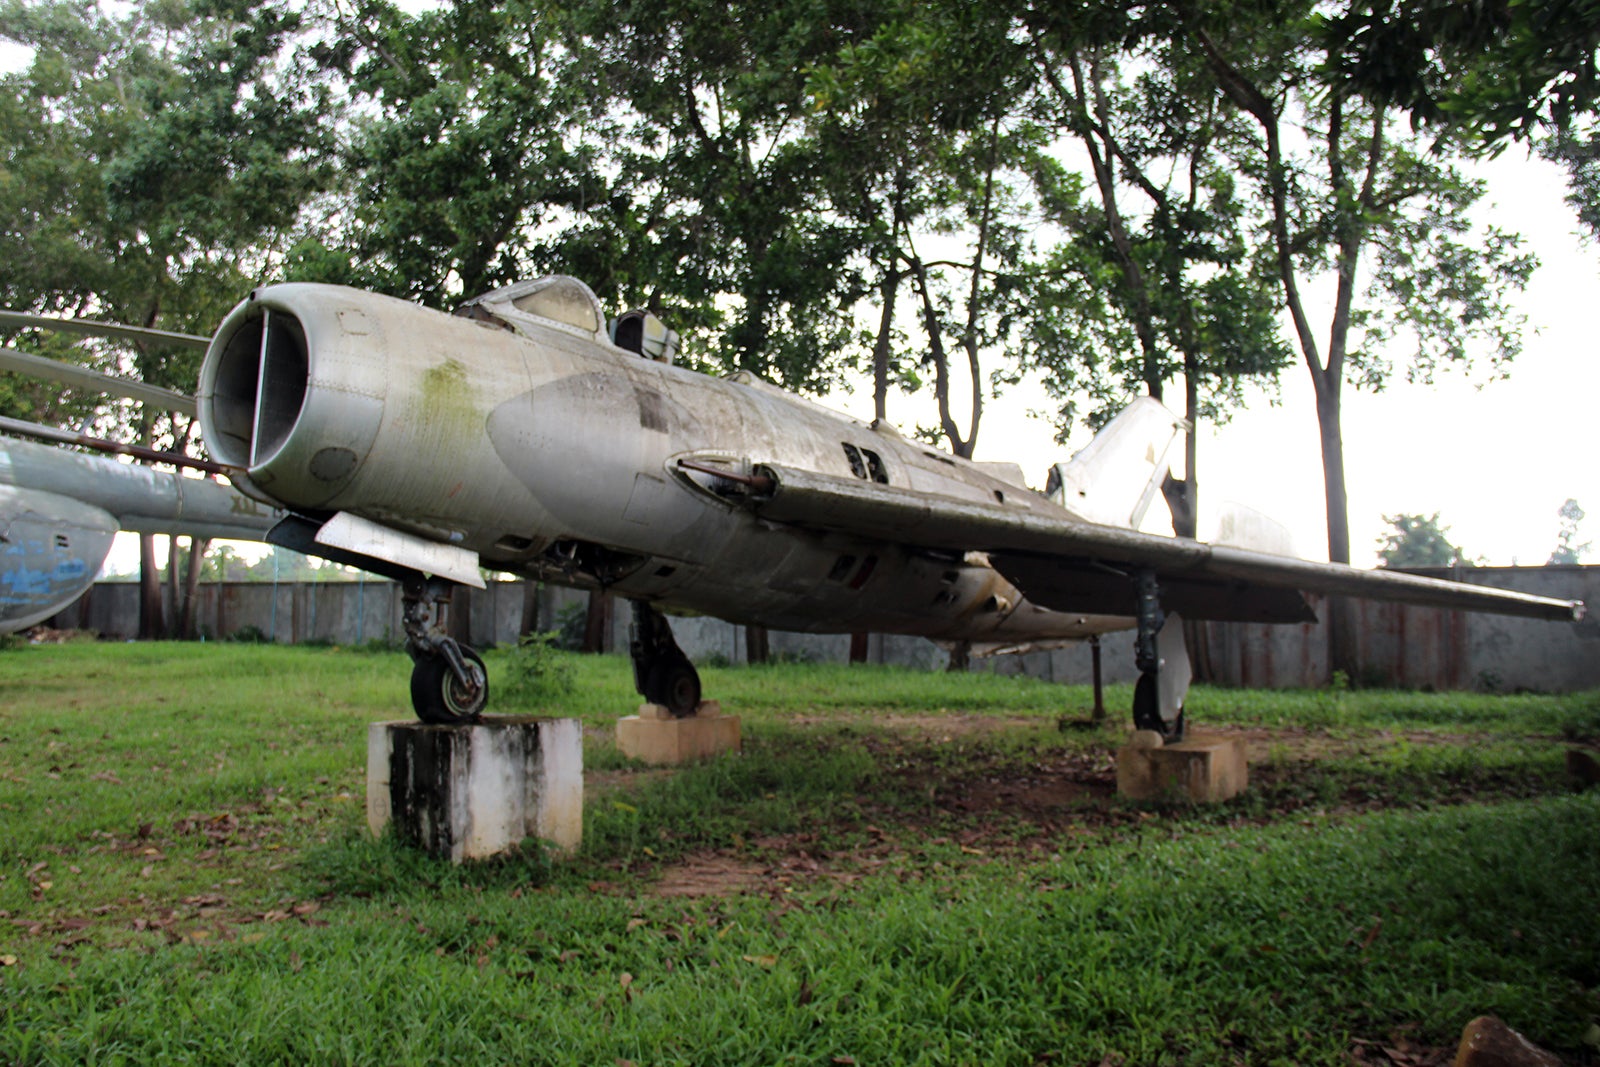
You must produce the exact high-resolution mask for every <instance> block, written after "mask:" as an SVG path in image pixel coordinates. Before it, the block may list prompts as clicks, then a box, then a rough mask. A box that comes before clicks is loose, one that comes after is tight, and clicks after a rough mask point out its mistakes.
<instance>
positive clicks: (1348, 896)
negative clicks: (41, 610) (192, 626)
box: [0, 644, 1600, 1067]
mask: <svg viewBox="0 0 1600 1067" xmlns="http://www.w3.org/2000/svg"><path fill="white" fill-rule="evenodd" d="M487 658H488V660H489V667H490V672H491V684H492V686H495V687H497V688H498V689H499V690H500V691H501V692H502V693H504V692H505V691H506V690H507V689H508V688H509V686H508V684H507V683H508V680H509V678H510V674H511V671H512V668H513V666H514V664H513V663H512V661H511V658H510V656H509V654H507V653H504V652H501V653H491V654H490V655H489V656H488V657H487ZM556 663H557V665H558V666H561V667H562V668H563V669H565V670H567V671H569V672H570V673H571V675H572V678H573V681H574V683H575V684H574V687H573V689H572V691H571V692H570V693H569V694H567V695H565V696H561V697H559V698H548V699H543V700H541V699H539V698H537V697H536V696H531V695H527V694H524V695H523V696H521V697H520V698H519V699H512V700H504V699H501V700H497V702H496V705H495V706H496V708H497V710H501V711H514V710H515V711H525V710H536V711H541V712H545V713H552V714H565V715H575V716H577V717H579V718H581V719H582V720H583V722H584V724H585V762H586V766H587V768H588V773H587V789H586V812H585V840H584V845H583V848H582V851H581V852H580V854H579V855H578V856H576V857H572V858H567V859H559V860H556V859H551V858H549V857H547V856H545V855H544V854H543V853H542V852H541V851H540V850H538V849H537V848H528V849H527V850H525V851H524V852H522V853H521V854H518V855H516V856H514V857H511V858H508V859H505V860H501V861H496V862H493V863H489V864H480V865H471V866H466V867H461V868H456V867H451V866H449V865H448V864H442V863H438V862H435V861H432V860H429V859H427V858H425V857H422V856H419V855H416V854H414V853H412V852H409V851H407V850H405V849H403V848H399V847H397V846H396V845H395V844H394V843H393V842H391V841H387V840H384V841H373V840H371V839H370V838H369V837H368V836H367V835H366V833H365V817H364V810H365V809H364V761H365V730H366V724H367V723H368V722H371V721H373V720H375V719H383V718H394V717H398V716H404V715H408V714H409V704H408V700H407V697H406V681H407V677H408V671H409V664H408V662H407V661H406V660H405V658H404V657H403V656H402V655H400V654H398V653H392V652H356V651H350V650H341V649H312V648H293V649H288V648H274V647H262V646H247V645H227V644H203V645H183V644H145V645H134V644H126V645H97V644H69V645H59V646H39V647H23V648H12V649H9V650H5V651H0V694H3V697H0V1064H32V1063H96V1064H100V1063H105V1064H111V1063H154V1062H185V1063H227V1064H237V1063H278V1062H285V1063H287V1062H293V1063H324V1062H336V1063H362V1064H366V1063H371V1064H400V1063H413V1062H415V1063H443V1062H480V1063H503V1062H520V1063H552V1064H555V1063H562V1064H565V1063H572V1064H603V1065H611V1064H623V1063H626V1064H634V1065H639V1067H643V1065H647V1064H723V1063H726V1064H767V1063H805V1064H823V1065H827V1064H849V1063H856V1064H901V1063H928V1064H943V1063H973V1064H1045V1063H1060V1064H1088V1065H1095V1064H1124V1065H1133V1064H1166V1063H1172V1064H1179V1063H1192V1064H1216V1063H1229V1064H1231V1063H1239V1064H1274V1063H1284V1064H1303V1063H1305V1064H1322V1063H1325V1064H1347V1063H1352V1062H1354V1063H1372V1064H1377V1063H1385V1064H1388V1063H1402V1062H1403V1063H1412V1064H1424V1063H1432V1062H1449V1057H1450V1055H1451V1054H1452V1053H1453V1051H1454V1045H1455V1041H1456V1038H1457V1036H1458V1035H1459V1033H1460V1030H1461V1027H1462V1026H1463V1025H1464V1024H1465V1023H1466V1022H1467V1021H1468V1020H1469V1019H1471V1018H1472V1017H1474V1016H1476V1015H1480V1014H1486V1013H1493V1014H1498V1015H1500V1016H1501V1017H1502V1018H1504V1019H1505V1020H1506V1021H1507V1022H1508V1023H1510V1025H1512V1026H1513V1027H1515V1028H1517V1029H1519V1030H1521V1031H1522V1032H1524V1033H1525V1034H1527V1035H1528V1036H1529V1037H1530V1038H1531V1039H1533V1040H1534V1041H1536V1042H1538V1043H1540V1044H1541V1045H1543V1046H1545V1047H1546V1048H1549V1049H1552V1050H1554V1051H1557V1052H1558V1053H1559V1054H1561V1055H1562V1056H1563V1057H1565V1058H1566V1059H1567V1060H1568V1061H1569V1062H1572V1063H1593V1062H1596V1056H1597V1048H1596V1046H1597V1045H1600V992H1597V991H1600V790H1591V791H1589V792H1587V793H1578V792H1575V791H1574V789H1573V787H1572V785H1571V783H1569V781H1568V780H1567V777H1566V773H1565V770H1564V764H1563V760H1564V756H1565V753H1566V751H1567V750H1568V749H1569V748H1572V747H1584V748H1588V749H1590V750H1591V751H1592V750H1594V749H1595V748H1596V747H1597V745H1600V694H1597V693H1587V694H1577V695H1573V696H1566V697H1546V696H1526V695H1525V696H1478V695H1472V694H1412V693H1394V692H1333V691H1327V692H1305V693H1263V692H1242V691H1231V690H1218V689H1205V688H1200V689H1197V690H1196V691H1195V693H1194V694H1193V695H1192V698H1191V703H1190V716H1191V719H1192V720H1193V721H1194V722H1197V723H1200V724H1202V728H1203V729H1206V730H1211V731H1216V732H1224V733H1232V734H1235V735H1237V736H1240V737H1243V738H1244V739H1245V741H1246V743H1247V744H1248V746H1249V748H1250V752H1251V778H1252V785H1251V788H1250V790H1249V791H1248V793H1247V794H1246V795H1245V796H1243V797H1240V798H1238V799H1237V800H1235V801H1232V802H1230V803H1228V804H1223V805H1218V806H1214V807H1209V808H1185V807H1179V806H1172V805H1150V804H1142V805H1141V804H1132V803H1127V802H1123V801H1120V800H1118V799H1117V798H1116V797H1115V795H1114V774H1113V753H1114V750H1115V748H1116V746H1117V744H1118V743H1119V742H1120V736H1121V733H1120V726H1119V727H1109V728H1105V729H1101V730H1094V731H1081V730H1062V729H1060V728H1059V720H1060V719H1061V718H1062V717H1063V716H1064V715H1065V716H1069V717H1078V716H1081V715H1083V714H1085V713H1086V710H1087V708H1088V705H1089V694H1088V692H1087V690H1086V689H1082V688H1074V687H1062V686H1053V685H1048V684H1044V683H1038V682H1033V681H1030V680H1027V679H1015V678H997V677H992V676H988V675H960V676H950V675H944V674H925V673H917V672H912V671H904V670H893V669H886V668H866V667H854V668H845V667H831V666H815V665H778V666H771V667H745V668H726V669H704V670H703V671H702V675H703V679H704V682H705V689H706V693H707V695H708V696H711V697H715V698H716V699H719V700H721V701H722V703H723V706H724V709H725V712H726V713H729V714H738V715H740V716H742V718H743V722H744V735H745V750H744V752H743V754H741V755H739V756H734V757H725V758H722V759H719V760H715V761H712V762H709V763H705V764H702V765H698V766H695V767H691V768H686V769H683V770H680V771H676V772H670V773H669V772H663V771H658V770H652V769H648V768H642V767H637V766H633V765H631V764H630V763H629V761H627V760H625V759H623V758H622V757H621V756H620V755H619V753H618V752H617V750H616V748H615V745H614V744H613V742H612V740H611V736H612V735H611V730H612V725H613V724H614V722H615V720H616V717H617V716H619V715H621V714H627V713H629V712H630V711H631V710H632V708H633V707H634V706H635V705H636V704H637V703H638V698H637V697H636V696H635V695H634V694H633V692H632V685H631V674H630V670H629V667H628V664H627V661H626V660H625V659H622V658H612V657H599V658H580V657H563V658H560V659H558V660H557V661H556ZM1128 700H1129V694H1128V693H1127V691H1126V690H1125V689H1118V688H1116V687H1113V688H1112V690H1111V691H1110V693H1109V694H1108V704H1109V706H1111V707H1112V708H1116V709H1120V708H1123V707H1125V706H1126V705H1127V703H1128Z"/></svg>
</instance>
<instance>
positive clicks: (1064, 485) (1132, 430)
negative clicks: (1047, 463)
mask: <svg viewBox="0 0 1600 1067" xmlns="http://www.w3.org/2000/svg"><path fill="white" fill-rule="evenodd" d="M1187 427H1188V423H1186V422H1184V420H1182V419H1180V418H1179V417H1178V416H1176V415H1174V414H1173V413H1172V412H1170V411H1168V410H1167V409H1166V407H1165V406H1163V405H1162V403H1161V401H1159V400H1155V399H1153V398H1151V397H1148V396H1142V397H1140V398H1139V399H1137V400H1135V401H1134V402H1133V403H1131V404H1129V405H1128V406H1127V407H1125V408H1123V409H1122V411H1121V412H1119V413H1118V414H1117V417H1116V418H1114V419H1112V420H1111V421H1110V422H1108V423H1106V425H1105V426H1104V428H1102V429H1101V431H1100V432H1099V433H1097V434H1095V435H1094V440H1092V441H1090V442H1089V443H1088V444H1087V445H1085V446H1084V447H1083V448H1082V449H1081V450H1080V451H1078V452H1077V453H1076V454H1075V455H1074V456H1073V457H1072V458H1071V459H1070V460H1068V461H1067V462H1065V463H1057V464H1056V465H1055V466H1054V467H1052V468H1051V469H1050V480H1049V483H1048V484H1047V485H1046V487H1045V493H1046V495H1048V496H1049V497H1050V498H1051V499H1053V500H1054V501H1055V502H1056V503H1058V504H1060V505H1061V506H1062V507H1064V508H1067V509H1068V510H1069V511H1072V512H1074V513H1076V514H1078V515H1081V516H1083V517H1084V518H1086V519H1088V520H1089V521H1091V522H1098V523H1104V524H1105V525H1107V526H1125V527H1130V528H1136V527H1137V526H1138V525H1139V523H1141V522H1143V521H1144V515H1145V512H1146V511H1148V510H1149V508H1150V501H1151V500H1153V499H1155V495H1156V492H1157V490H1159V489H1160V488H1161V482H1162V480H1163V479H1164V478H1166V476H1167V469H1168V463H1167V452H1168V451H1169V450H1170V449H1171V447H1172V442H1173V441H1174V440H1175V439H1176V438H1177V436H1178V433H1179V431H1181V430H1184V429H1186V428H1187Z"/></svg>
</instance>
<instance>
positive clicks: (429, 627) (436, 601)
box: [401, 579, 489, 726]
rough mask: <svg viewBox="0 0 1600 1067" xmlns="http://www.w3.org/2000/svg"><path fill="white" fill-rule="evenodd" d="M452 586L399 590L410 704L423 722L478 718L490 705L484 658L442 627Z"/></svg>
mask: <svg viewBox="0 0 1600 1067" xmlns="http://www.w3.org/2000/svg"><path fill="white" fill-rule="evenodd" d="M451 589H452V587H451V585H450V584H449V583H448V582H442V581H439V580H437V579H433V580H428V581H423V582H407V583H406V584H405V585H404V586H403V588H402V591H401V597H402V603H403V605H404V612H403V614H402V620H403V622H404V624H405V630H406V652H407V654H409V655H410V656H411V661H412V664H413V666H412V668H411V708H412V710H413V711H415V712H416V713H417V718H419V719H421V720H422V721H423V722H425V723H432V724H435V725H442V726H448V725H453V724H456V723H468V722H477V721H478V717H479V716H480V715H482V714H483V709H484V707H485V706H486V705H487V704H488V703H489V672H488V671H486V670H485V669H484V666H483V657H482V656H479V655H478V654H477V653H476V652H474V651H473V650H472V649H471V648H469V647H467V646H466V645H463V644H461V643H460V642H459V641H457V640H456V639H455V638H453V637H451V636H450V635H449V634H447V633H445V631H444V618H445V612H446V610H447V609H448V606H449V603H450V593H451Z"/></svg>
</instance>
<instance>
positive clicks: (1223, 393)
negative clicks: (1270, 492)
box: [1032, 22, 1291, 537]
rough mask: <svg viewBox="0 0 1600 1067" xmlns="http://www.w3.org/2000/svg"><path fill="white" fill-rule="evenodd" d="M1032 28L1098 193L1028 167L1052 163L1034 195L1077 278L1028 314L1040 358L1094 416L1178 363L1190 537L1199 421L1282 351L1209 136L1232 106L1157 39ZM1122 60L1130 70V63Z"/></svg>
mask: <svg viewBox="0 0 1600 1067" xmlns="http://www.w3.org/2000/svg"><path fill="white" fill-rule="evenodd" d="M1034 31H1035V38H1034V40H1035V47H1036V49H1037V50H1038V53H1039V57H1040V68H1041V71H1042V75H1043V78H1042V83H1041V87H1040V88H1041V93H1042V94H1043V96H1044V100H1045V103H1046V105H1047V106H1048V107H1049V108H1050V109H1051V111H1052V112H1053V113H1054V114H1056V115H1057V116H1058V117H1057V119H1056V121H1057V123H1058V124H1059V125H1060V126H1061V127H1062V128H1063V129H1065V130H1067V131H1070V132H1071V134H1073V135H1074V136H1075V137H1076V138H1077V139H1078V141H1079V143H1080V144H1081V145H1082V146H1083V149H1084V151H1085V153H1086V155H1087V157H1088V160H1089V164H1090V170H1091V173H1092V175H1093V180H1094V188H1095V190H1096V192H1097V194H1098V203H1097V204H1096V205H1094V206H1088V205H1083V204H1079V203H1077V202H1076V198H1075V197H1071V196H1063V195H1060V194H1059V193H1058V192H1057V193H1054V195H1052V189H1051V187H1052V186H1053V187H1055V188H1059V184H1058V179H1056V176H1055V175H1054V174H1050V173H1049V172H1046V174H1044V175H1041V176H1040V177H1041V178H1048V179H1051V181H1050V182H1049V185H1047V186H1046V191H1045V192H1044V193H1043V194H1042V195H1041V200H1042V202H1043V203H1044V204H1046V205H1051V206H1054V207H1055V208H1056V211H1055V215H1054V219H1055V221H1057V222H1058V223H1059V224H1060V225H1062V226H1063V228H1065V229H1066V230H1067V231H1068V232H1069V234H1070V235H1071V237H1070V242H1071V243H1070V244H1069V245H1067V246H1066V247H1065V248H1063V249H1062V250H1061V251H1060V252H1058V254H1057V263H1058V264H1059V265H1060V266H1061V267H1064V268H1066V270H1065V271H1063V273H1069V272H1070V273H1076V274H1078V275H1079V276H1080V277H1081V278H1082V282H1081V283H1080V284H1079V285H1078V286H1069V285H1066V284H1063V285H1060V286H1059V287H1058V288H1057V290H1056V293H1055V294H1053V295H1055V296H1056V299H1054V300H1050V299H1047V300H1046V302H1045V303H1044V305H1043V307H1044V309H1045V314H1041V315H1040V316H1039V317H1038V318H1037V319H1036V320H1035V323H1034V325H1033V329H1032V332H1033V334H1034V336H1035V338H1036V340H1035V351H1036V359H1038V361H1039V362H1040V364H1041V365H1043V366H1046V367H1048V368H1050V370H1051V374H1050V375H1049V377H1048V378H1047V379H1046V381H1047V387H1048V388H1049V389H1050V391H1051V392H1052V394H1053V395H1055V396H1057V397H1058V398H1059V399H1061V400H1062V401H1063V402H1064V407H1065V408H1066V411H1067V412H1069V411H1070V409H1071V405H1072V403H1073V402H1074V400H1075V397H1076V393H1077V390H1079V389H1081V388H1082V387H1083V386H1084V385H1087V386H1088V387H1089V389H1090V392H1091V396H1093V397H1094V398H1095V399H1096V400H1097V401H1098V402H1099V404H1100V407H1099V409H1098V410H1097V411H1095V412H1094V413H1093V414H1092V416H1091V419H1092V421H1093V422H1097V423H1098V422H1101V421H1103V420H1104V419H1106V418H1108V417H1109V416H1110V415H1111V414H1112V413H1113V411H1114V407H1115V406H1120V404H1121V403H1123V402H1125V398H1126V396H1127V395H1128V393H1129V392H1132V391H1133V390H1134V389H1136V388H1139V387H1140V386H1142V387H1143V388H1144V390H1145V391H1146V392H1147V393H1148V394H1149V395H1150V396H1152V397H1155V398H1156V399H1158V400H1160V399H1163V393H1164V389H1165V386H1166V384H1167V382H1169V381H1170V380H1171V379H1173V378H1174V377H1175V376H1176V375H1178V374H1182V375H1183V378H1184V383H1185V388H1184V409H1185V410H1184V414H1185V417H1186V419H1187V421H1188V422H1189V425H1190V429H1189V431H1188V434H1187V446H1186V449H1185V460H1186V462H1185V475H1184V480H1183V481H1182V482H1178V483H1173V484H1169V486H1168V487H1167V488H1168V492H1167V497H1168V503H1169V505H1170V508H1171V511H1172V516H1173V530H1174V532H1175V533H1177V534H1179V535H1180V536H1185V537H1194V536H1196V527H1197V519H1198V506H1199V489H1198V486H1199V480H1198V475H1197V454H1196V448H1195V438H1196V434H1197V432H1198V425H1199V422H1200V421H1201V419H1202V418H1212V419H1219V418H1224V417H1225V413H1226V410H1227V407H1228V406H1229V405H1230V404H1232V403H1236V402H1237V401H1238V399H1239V390H1240V388H1241V387H1242V385H1243V383H1244V381H1245V380H1246V379H1248V378H1251V377H1258V378H1272V377H1275V376H1276V375H1277V373H1278V371H1279V369H1280V368H1282V367H1283V366H1285V365H1287V363H1288V362H1289V360H1290V358H1291V357H1290V353H1289V350H1288V347H1287V346H1286V345H1285V344H1284V342H1283V340H1282V338H1281V336H1280V335H1279V333H1278V326H1277V321H1276V319H1277V306H1276V305H1277V299H1276V296H1277V294H1276V288H1275V286H1274V285H1273V284H1272V282H1271V279H1270V278H1267V277H1264V276H1263V275H1261V274H1260V273H1259V272H1258V271H1256V270H1254V269H1253V266H1252V264H1251V261H1250V259H1249V257H1248V255H1247V254H1246V251H1247V247H1248V246H1247V236H1248V235H1247V232H1246V226H1247V220H1246V218H1245V216H1244V212H1243V208H1244V204H1243V203H1242V202H1241V201H1240V200H1239V199H1238V198H1237V196H1236V195H1235V184H1236V183H1235V181H1234V178H1233V175H1232V165H1231V163H1230V162H1229V161H1228V160H1227V159H1226V157H1225V155H1224V154H1223V153H1222V152H1221V151H1220V147H1219V146H1220V143H1221V142H1222V141H1224V140H1226V139H1228V138H1233V137H1237V136H1238V131H1237V129H1236V128H1235V127H1236V126H1237V123H1238V117H1237V115H1236V114H1235V113H1233V112H1232V111H1231V109H1228V108H1226V107H1225V106H1224V102H1223V100H1222V99H1221V98H1220V96H1219V94H1218V93H1217V91H1216V89H1215V88H1214V87H1213V86H1212V85H1211V84H1210V83H1209V81H1208V80H1206V79H1205V78H1204V77H1203V76H1200V77H1197V72H1196V70H1195V69H1194V67H1193V64H1192V63H1186V62H1185V61H1184V59H1183V57H1182V55H1181V53H1180V52H1178V51H1177V50H1175V49H1173V48H1172V47H1171V45H1170V44H1169V43H1165V42H1159V41H1158V42H1152V44H1151V46H1150V47H1148V48H1146V49H1142V50H1138V51H1134V52H1133V53H1132V54H1128V50H1126V49H1123V48H1121V47H1120V46H1118V45H1116V44H1114V43H1108V42H1105V41H1104V40H1099V41H1097V40H1095V39H1092V38H1090V39H1085V36H1084V34H1083V33H1082V30H1081V29H1080V28H1079V27H1077V26H1076V25H1073V24H1069V25H1068V26H1066V27H1063V26H1058V25H1055V24H1053V23H1050V22H1044V23H1043V24H1040V25H1036V26H1035V27H1034ZM1125 65H1126V66H1129V67H1132V68H1133V69H1135V70H1138V71H1139V73H1138V74H1137V75H1134V76H1130V75H1126V74H1125V73H1124V67H1125ZM1108 310H1110V311H1111V314H1112V315H1114V316H1115V318H1114V320H1113V321H1114V322H1115V325H1111V324H1110V323H1108V322H1107V311H1108ZM1108 326H1110V328H1109V329H1108V328H1107V327H1108ZM1130 334H1131V339H1132V340H1134V341H1136V345H1132V344H1129V343H1128V341H1129V340H1130V336H1129V335H1130ZM1074 335H1076V336H1074ZM1064 337H1065V338H1070V339H1071V340H1072V341H1075V342H1077V343H1068V344H1062V343H1061V340H1062V339H1063V338H1064ZM1065 414H1066V412H1064V415H1065ZM1062 421H1063V422H1064V423H1065V422H1066V421H1067V420H1066V419H1065V418H1063V420H1062Z"/></svg>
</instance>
